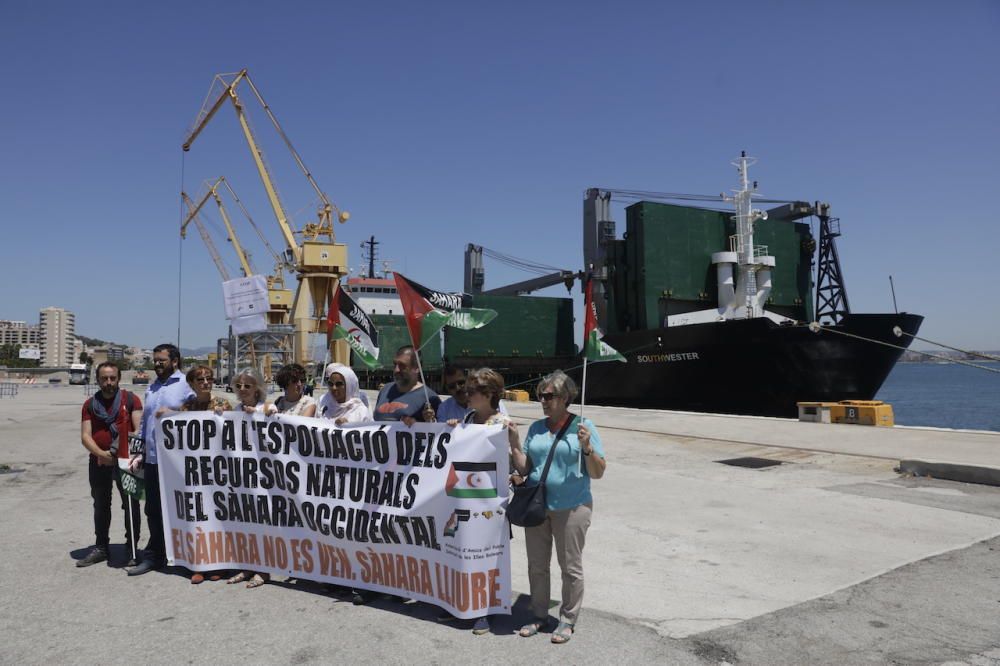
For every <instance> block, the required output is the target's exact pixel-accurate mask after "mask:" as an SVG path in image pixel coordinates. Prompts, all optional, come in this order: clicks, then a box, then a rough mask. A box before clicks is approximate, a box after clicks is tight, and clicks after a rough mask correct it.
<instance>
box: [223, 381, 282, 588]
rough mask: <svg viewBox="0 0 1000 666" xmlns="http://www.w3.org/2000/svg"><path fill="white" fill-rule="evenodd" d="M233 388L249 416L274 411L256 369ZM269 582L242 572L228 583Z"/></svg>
mask: <svg viewBox="0 0 1000 666" xmlns="http://www.w3.org/2000/svg"><path fill="white" fill-rule="evenodd" d="M233 388H234V389H236V397H237V398H238V399H239V401H240V402H239V404H238V405H237V406H236V409H238V410H243V411H244V412H246V413H247V414H254V413H260V414H266V413H267V408H268V407H270V408H271V409H274V405H268V404H267V403H265V402H264V398H265V396H266V395H267V392H266V391H265V389H264V380H263V379H262V378H261V376H260V375H259V374H258V373H257V371H256V370H255V369H253V368H246V369H244V370H241V371H240V373H239V374H238V375H236V379H234V380H233ZM269 580H271V574H268V573H257V572H254V571H241V572H239V573H238V574H236V575H235V576H233V577H232V578H230V579H229V580H227V581H226V582H227V583H229V584H230V585H232V584H235V583H242V582H243V581H246V582H247V589H248V590H252V589H254V588H255V587H260V586H261V585H263V584H264V583H266V582H267V581H269Z"/></svg>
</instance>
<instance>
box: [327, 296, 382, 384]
mask: <svg viewBox="0 0 1000 666" xmlns="http://www.w3.org/2000/svg"><path fill="white" fill-rule="evenodd" d="M326 329H327V331H328V332H329V333H330V334H331V336H332V337H333V339H334V340H347V344H348V345H350V347H351V349H353V350H354V353H355V354H356V355H357V357H358V358H359V359H361V361H362V362H363V363H364V364H365V365H367V366H368V367H369V368H374V367H375V366H377V365H378V331H377V330H376V329H375V325H374V324H372V320H371V319H369V318H368V315H366V314H365V311H364V310H362V309H361V308H360V307H359V306H358V304H357V303H355V302H354V299H353V298H351V297H350V296H348V295H347V292H345V291H344V290H343V289H341V288H340V283H337V288H336V289H335V290H334V292H333V298H332V299H330V309H329V311H328V312H327V315H326Z"/></svg>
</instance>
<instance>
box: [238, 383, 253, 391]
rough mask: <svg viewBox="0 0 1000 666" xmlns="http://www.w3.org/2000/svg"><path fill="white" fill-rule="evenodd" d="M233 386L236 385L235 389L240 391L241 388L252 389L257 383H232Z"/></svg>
mask: <svg viewBox="0 0 1000 666" xmlns="http://www.w3.org/2000/svg"><path fill="white" fill-rule="evenodd" d="M233 386H235V387H236V390H237V391H241V390H243V389H252V388H257V385H256V384H233Z"/></svg>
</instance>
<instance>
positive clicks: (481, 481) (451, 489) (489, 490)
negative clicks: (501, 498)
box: [444, 462, 497, 498]
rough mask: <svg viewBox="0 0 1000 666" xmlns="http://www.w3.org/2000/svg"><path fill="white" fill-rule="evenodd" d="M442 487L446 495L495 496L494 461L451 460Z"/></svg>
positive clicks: (495, 475)
mask: <svg viewBox="0 0 1000 666" xmlns="http://www.w3.org/2000/svg"><path fill="white" fill-rule="evenodd" d="M444 489H445V492H446V493H447V494H448V497H462V498H470V497H497V466H496V463H482V462H453V463H452V464H451V468H450V469H449V470H448V480H447V481H445V484H444Z"/></svg>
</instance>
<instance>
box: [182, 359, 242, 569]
mask: <svg viewBox="0 0 1000 666" xmlns="http://www.w3.org/2000/svg"><path fill="white" fill-rule="evenodd" d="M186 379H187V383H188V385H189V386H190V387H191V390H192V391H194V397H193V398H191V399H190V400H188V401H187V402H186V403H184V404H183V405H182V406H181V411H182V412H215V413H216V414H222V412H228V411H231V410H232V409H233V406H232V405H231V404H230V403H229V401H228V400H226V399H225V398H216V397H215V396H213V395H212V385H213V383H214V379H213V377H212V369H211V368H210V367H208V366H207V365H196V366H194V367H193V368H191V369H190V370H188V372H187V375H186ZM222 574H223V572H218V573H209V574H208V575H209V577H210V578H211V579H212V580H220V579H221V578H222ZM204 580H205V574H203V573H198V572H195V573H194V574H192V575H191V584H192V585H198V584H199V583H202V582H204Z"/></svg>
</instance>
